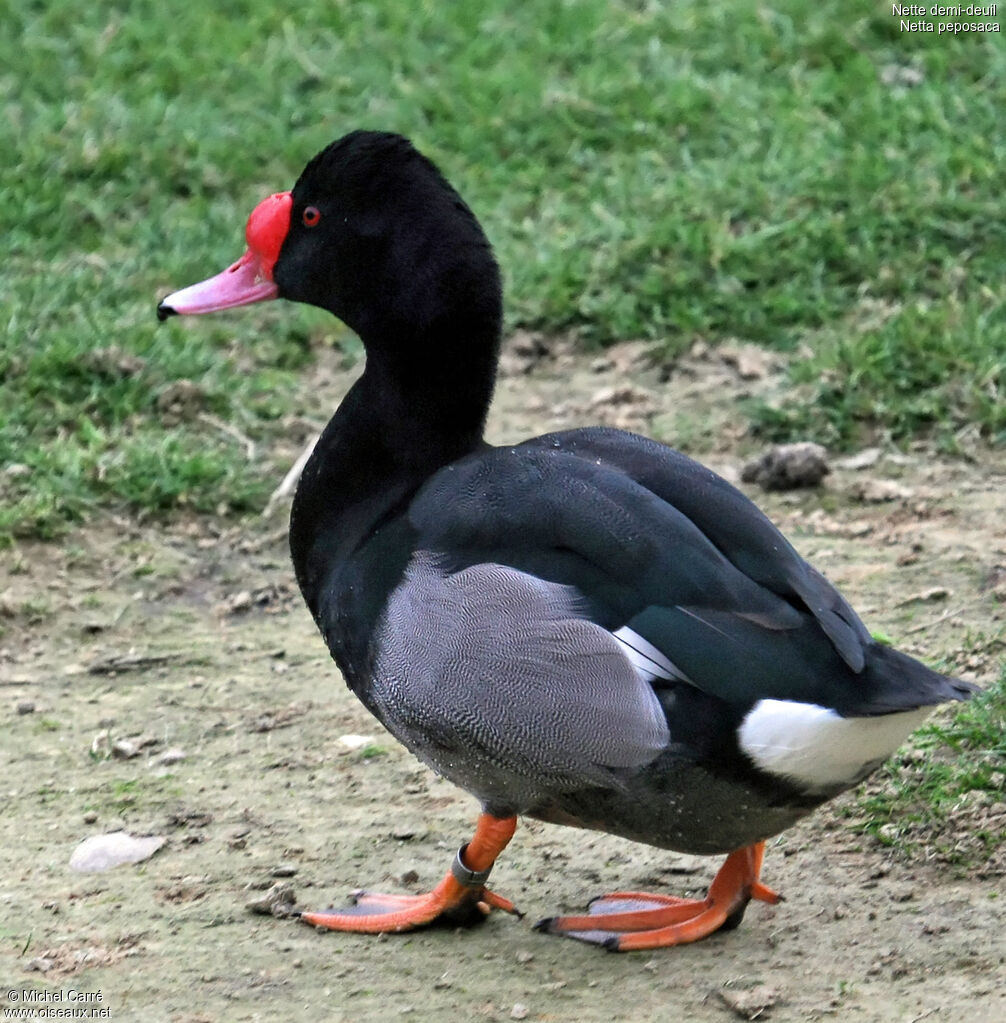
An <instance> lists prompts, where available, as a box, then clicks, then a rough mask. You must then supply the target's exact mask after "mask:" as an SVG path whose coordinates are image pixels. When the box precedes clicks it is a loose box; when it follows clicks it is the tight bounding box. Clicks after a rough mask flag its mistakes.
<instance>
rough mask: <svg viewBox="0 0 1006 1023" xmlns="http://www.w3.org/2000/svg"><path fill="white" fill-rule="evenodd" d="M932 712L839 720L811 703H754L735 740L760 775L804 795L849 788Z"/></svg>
mask: <svg viewBox="0 0 1006 1023" xmlns="http://www.w3.org/2000/svg"><path fill="white" fill-rule="evenodd" d="M932 710H933V708H932V707H918V708H916V709H915V710H908V711H900V712H898V713H896V714H878V715H877V716H875V717H859V718H855V717H850V718H844V717H842V716H841V715H840V714H838V713H836V712H835V711H833V710H829V709H828V708H827V707H819V706H817V705H816V704H813V703H796V702H794V701H791V700H759V701H758V702H757V703H756V704H755V705H754V707H752V708H751V710H750V711H749V712H748V715H747V717H746V718H744V720H743V722H741V726H740V728H739V729H738V731H737V738H738V741H739V742H740V746H741V749H742V750H744V752H745V753H747V755H748V756H749V757H751V759H752V760H753V761H754V762H755V763H756V764H757V765H758V766H759V767H760V768H761V769H762V770H764V771H768V772H769V773H771V774H775V775H781V776H782V777H784V778H788V779H789V780H790V781H795V782H797V783H798V784H800V785H802V786H804V787H805V788H808V789H812V790H813V789H827V788H830V787H832V786H834V785H846V784H849V783H851V782H854V781H856V780H858V779H859V778H860V777H861V776H862V775H863V774H864V772H866V771H868V770H869V769H870V768H872V767H874V766H876V765H877V764H879V763H881V762H883V761H884V760H886V759H887V758H888V757H889V756H890V755H891V754H892V753H893V752H894V751H895V750H896V749H897V748H898V747H899V746H900V745H901V743H902V742H903V741H904V740H905V739H906V738H907V736H908V735H909V734H910V733H911V732H912V731H913V730H914V729H916V728H918V726H919V725H920V724H922V722H923V721H924V720H925V719H926V718H927V717H928V716H929V714H930V713H931V712H932Z"/></svg>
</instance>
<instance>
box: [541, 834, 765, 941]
mask: <svg viewBox="0 0 1006 1023" xmlns="http://www.w3.org/2000/svg"><path fill="white" fill-rule="evenodd" d="M764 854H765V843H764V842H758V843H756V844H755V845H750V846H745V847H744V848H743V849H738V850H737V851H736V852H733V853H731V854H730V855H729V856H728V857H727V859H726V862H725V863H724V864H723V866H722V867H721V868H720V871H719V873H718V874H717V875H716V877H715V878H714V880H713V883H712V884H711V885H710V887H709V893H708V895H707V896H706V897H705V898H704V899H679V898H677V897H675V896H673V895H651V894H647V893H645V892H613V893H612V894H611V895H605V896H602V897H601V898H599V899H595V900H594V901H593V902H592V903H591V904H590V906H589V908H588V913H587V914H586V915H583V916H560V917H551V918H550V919H547V920H542V921H540V922H539V923H538V924H536V925H535V926H536V928H537V929H538V930H542V931H546V932H547V933H549V934H561V935H563V936H565V937H568V938H576V939H577V940H579V941H587V942H591V943H592V944H595V945H603V946H604V947H605V948H607V949H610V950H611V951H613V952H628V951H632V950H638V949H652V948H665V947H667V946H670V945H684V944H687V943H689V942H692V941H699V940H701V939H702V938H706V937H708V936H709V935H710V934H713V933H714V932H715V931H718V930H721V929H723V930H729V929H731V928H733V927H736V926H737V925H738V924H739V923H740V922H741V919H742V917H743V916H744V910H745V909H746V908H747V904H748V902H749V901H750V900H751V899H756V900H759V901H761V902H768V903H776V902H779V901H780V899H781V898H782V896H780V895H778V894H777V893H776V892H774V891H772V889H771V888H768V887H767V886H766V885H763V884H762V883H761V881H759V880H758V875H759V874H760V873H761V863H762V858H763V856H764Z"/></svg>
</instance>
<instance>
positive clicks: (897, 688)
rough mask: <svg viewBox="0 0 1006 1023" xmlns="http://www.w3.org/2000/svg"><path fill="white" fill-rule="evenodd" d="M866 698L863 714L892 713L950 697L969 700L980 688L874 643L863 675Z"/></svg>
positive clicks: (947, 699) (867, 655)
mask: <svg viewBox="0 0 1006 1023" xmlns="http://www.w3.org/2000/svg"><path fill="white" fill-rule="evenodd" d="M861 678H862V680H863V693H864V696H865V697H866V699H865V701H864V706H863V707H862V709H861V710H860V713H863V714H891V713H896V712H897V711H901V710H912V709H913V708H915V707H931V706H935V705H936V704H938V703H947V702H949V701H951V700H970V699H971V697H972V696H974V695H975V693H980V692H981V689H980V687H978V686H976V685H975V684H974V683H972V682H965V681H964V680H963V679H959V678H953V677H951V676H950V675H941V674H940V673H939V672H938V671H933V669H932V668H927V667H926V666H925V665H924V664H923V663H922V662H921V661H917V660H916V659H915V658H914V657H909V656H908V654H903V653H901V652H900V651H898V650H895V649H894V648H893V647H889V646H884V645H883V644H882V643H877V642H873V643H871V644H870V645H869V647H868V648H867V651H866V664H865V666H864V667H863V673H862V676H861Z"/></svg>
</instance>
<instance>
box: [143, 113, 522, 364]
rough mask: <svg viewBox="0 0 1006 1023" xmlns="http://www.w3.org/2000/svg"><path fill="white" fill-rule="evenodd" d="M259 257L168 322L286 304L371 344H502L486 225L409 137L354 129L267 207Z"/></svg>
mask: <svg viewBox="0 0 1006 1023" xmlns="http://www.w3.org/2000/svg"><path fill="white" fill-rule="evenodd" d="M246 233H247V237H248V245H249V250H248V252H247V253H246V254H245V256H244V257H243V258H242V260H240V261H239V262H238V263H235V264H234V265H233V266H232V267H230V268H229V269H228V270H226V271H224V273H222V274H219V275H217V276H216V277H214V278H211V279H210V280H208V281H205V282H202V283H201V284H197V285H193V286H192V287H190V288H185V289H183V290H182V291H179V292H176V293H175V294H173V295H170V296H169V297H168V298H166V299H165V300H164V301H163V302H162V303H161V305H160V306H159V308H158V312H159V314H160V315H161V317H162V318H163V317H165V316H167V315H171V314H172V313H201V312H211V311H215V310H218V309H223V308H228V307H230V306H235V305H244V304H247V303H249V302H255V301H261V300H262V299H265V298H274V297H281V298H287V299H290V300H292V301H295V302H307V303H309V304H311V305H316V306H320V307H321V308H323V309H328V310H329V311H330V312H332V313H334V314H335V315H336V316H338V317H339V319H341V320H342V321H343V322H344V323H346V324H347V325H348V326H349V327H351V328H352V329H353V330H355V331H356V332H357V333H358V334H359V335H360V336H361V338H362V339H363V340H364V342H365V343H366V344H367V345H368V347H384V346H386V345H388V344H394V345H403V346H408V345H409V343H410V342H412V341H415V340H419V339H423V338H433V337H440V338H442V339H443V340H445V341H446V340H448V339H449V338H451V337H453V338H457V340H458V341H460V340H461V339H462V338H463V337H464V336H469V337H470V336H471V335H473V334H477V335H481V336H483V337H484V336H486V334H489V335H491V336H493V337H498V334H499V328H500V322H501V318H502V297H501V286H500V279H499V271H498V268H497V266H496V261H495V259H494V258H493V254H492V249H491V247H490V245H489V242H488V240H487V239H486V237H485V234H484V233H483V231H482V228H481V227H480V226H479V223H478V221H477V220H476V219H475V216H474V215H473V214H472V212H471V210H469V209H468V207H467V206H466V205H465V203H464V201H463V200H462V199H461V197H460V196H459V195H458V194H457V192H455V191H454V189H453V188H452V187H451V186H450V185H449V184H448V183H447V181H446V180H445V179H444V177H443V176H442V175H441V173H440V172H439V170H437V168H436V167H435V166H434V165H433V163H432V162H431V161H430V160H428V159H427V158H426V157H425V156H423V155H422V154H421V153H419V152H417V151H416V149H415V148H414V147H413V146H412V144H411V143H410V142H409V141H408V140H407V139H405V138H403V137H402V136H400V135H394V134H391V133H388V132H371V131H355V132H352V133H351V134H349V135H346V136H344V137H343V138H341V139H339V140H338V141H337V142H333V143H332V144H331V145H330V146H328V147H327V148H325V149H324V150H322V152H320V153H319V154H318V155H317V156H316V157H314V159H313V160H311V162H310V163H309V164H308V165H307V166H306V167H305V168H304V171H303V173H302V174H301V176H300V178H299V179H298V181H297V184H296V185H295V186H294V188H293V191H292V192H285V193H279V194H278V195H275V196H271V197H270V198H269V199H267V200H265V201H264V202H263V203H261V204H260V205H259V206H258V207H257V208H256V210H255V211H254V212H253V213H252V216H251V218H249V222H248V230H247V232H246Z"/></svg>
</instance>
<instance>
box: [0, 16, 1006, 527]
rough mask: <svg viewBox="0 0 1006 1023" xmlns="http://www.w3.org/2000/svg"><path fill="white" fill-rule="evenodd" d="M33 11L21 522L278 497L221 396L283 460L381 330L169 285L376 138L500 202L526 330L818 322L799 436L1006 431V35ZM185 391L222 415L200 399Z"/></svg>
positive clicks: (13, 516) (6, 50) (208, 264)
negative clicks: (308, 412)
mask: <svg viewBox="0 0 1006 1023" xmlns="http://www.w3.org/2000/svg"><path fill="white" fill-rule="evenodd" d="M5 10H6V17H5V24H6V25H7V31H5V32H4V33H3V36H2V39H0V68H2V69H3V70H2V71H0V95H2V97H3V100H4V108H5V114H6V116H5V117H4V118H3V119H2V122H0V142H2V143H3V146H4V149H5V151H6V152H8V153H12V154H15V159H14V161H13V167H10V168H9V170H8V172H7V173H6V174H5V175H4V177H3V180H2V181H0V198H2V202H0V228H2V231H3V236H4V239H5V243H6V248H7V255H6V259H5V268H4V269H5V274H4V284H3V292H4V295H3V303H2V309H3V312H2V314H0V315H2V319H0V323H2V326H3V331H2V335H0V466H2V467H3V468H2V469H0V473H2V475H0V536H6V537H8V538H10V537H13V536H51V535H54V534H55V533H58V532H60V531H62V530H65V529H66V527H67V524H68V523H72V522H74V521H79V520H81V519H83V518H86V517H88V516H90V515H93V514H94V513H95V512H96V511H101V510H105V509H119V508H126V509H130V510H132V511H133V512H137V511H143V512H147V513H149V512H159V511H163V510H170V509H178V508H189V509H193V510H196V511H201V512H208V511H213V512H216V511H224V512H227V511H236V512H242V511H245V510H248V509H252V508H256V507H259V506H260V505H261V503H262V501H263V500H264V497H265V494H266V492H267V491H268V489H269V488H270V487H271V485H272V484H273V483H274V481H275V468H274V467H272V466H271V465H270V464H269V461H268V458H259V459H257V460H255V461H249V460H248V459H247V458H246V457H245V454H244V450H243V447H242V445H241V444H240V443H236V442H235V440H234V438H233V437H232V436H228V435H227V434H226V433H225V432H223V431H220V430H216V429H214V428H213V427H212V426H209V425H207V419H206V417H207V416H210V417H215V418H216V419H218V420H223V421H226V422H228V423H230V424H232V425H234V426H236V427H237V428H238V429H239V430H240V431H241V432H242V433H244V434H246V435H247V436H249V437H250V438H251V439H253V440H255V441H258V442H260V448H261V447H264V448H266V449H268V447H269V442H270V440H271V439H272V438H273V437H274V436H275V434H276V431H277V430H279V429H280V426H279V421H280V420H281V418H282V416H283V415H284V414H285V413H286V412H288V411H291V410H292V408H293V405H294V403H295V398H294V393H295V392H294V388H295V382H296V374H297V372H298V370H300V369H302V368H303V366H304V365H305V363H306V361H307V360H308V359H309V358H310V348H311V345H312V343H317V342H318V341H319V339H320V338H325V339H326V340H333V341H334V342H335V343H338V344H344V345H346V346H347V349H348V350H352V339H350V338H348V337H347V336H346V335H345V333H340V332H339V328H338V327H336V326H335V325H334V324H330V323H329V321H328V320H327V319H325V318H324V317H319V316H317V315H316V314H314V313H313V312H312V311H310V310H292V309H284V310H281V309H278V308H262V307H259V308H257V309H256V310H254V311H247V310H246V311H243V312H239V313H235V314H230V315H224V316H220V317H216V318H213V319H212V320H204V321H200V322H198V323H197V324H195V325H194V326H193V325H191V324H184V323H177V322H172V323H169V324H167V325H164V326H161V327H159V328H158V327H157V326H156V325H155V323H154V319H153V307H154V304H155V301H156V299H157V297H158V296H161V295H163V294H165V293H166V292H167V291H169V290H172V289H173V288H175V287H178V286H180V285H183V284H186V283H190V282H192V281H195V280H198V279H201V278H202V277H205V276H207V275H208V274H209V273H211V272H215V271H216V270H218V269H220V268H222V267H223V266H225V265H226V264H227V263H229V262H230V261H231V260H232V259H234V258H235V257H236V256H237V255H238V254H239V251H240V248H241V229H242V226H243V223H244V219H245V217H246V215H247V213H248V211H249V210H250V209H251V208H252V206H253V205H254V204H255V202H256V201H257V200H258V199H259V198H260V197H261V196H263V195H264V194H268V193H269V192H272V191H276V190H278V189H281V188H284V187H288V186H289V185H290V184H291V183H292V181H293V179H294V177H295V175H296V174H297V172H298V171H299V170H300V168H301V166H302V165H303V163H304V162H305V161H306V159H307V158H308V157H309V156H311V155H312V154H313V153H314V152H315V151H316V150H317V149H319V148H320V147H321V146H323V145H324V144H325V143H327V142H328V141H330V140H331V139H332V138H333V137H336V136H338V135H340V134H342V133H343V132H345V131H347V130H349V129H351V128H354V127H358V126H366V127H381V128H388V129H392V130H398V131H402V132H404V133H406V134H408V135H410V136H411V137H413V138H414V139H415V141H416V142H417V144H418V145H419V146H420V147H421V148H423V149H424V150H425V151H427V152H428V153H429V154H430V155H431V156H432V157H434V159H436V160H437V161H438V162H439V163H441V165H442V166H443V168H444V170H445V171H446V173H447V174H448V176H449V177H450V178H451V179H452V180H453V181H454V182H455V183H456V184H457V185H458V187H459V188H460V190H461V191H462V192H463V194H464V195H465V196H466V197H467V198H468V199H469V201H470V202H471V204H472V206H473V207H474V208H475V210H476V212H477V213H478V214H479V215H480V217H481V218H482V220H483V221H484V223H485V225H486V227H487V230H488V232H489V234H490V237H491V238H492V240H493V242H494V243H495V245H496V247H497V249H498V252H499V256H500V259H501V262H502V264H503V267H504V270H505V274H506V278H507V285H508V294H509V324H510V326H511V327H516V326H525V327H529V328H533V329H538V330H543V331H549V332H554V331H560V330H573V331H575V332H577V333H578V334H579V335H580V336H581V337H582V338H583V340H584V343H585V344H602V343H606V342H609V341H612V340H615V339H619V338H625V337H648V338H654V339H657V340H659V341H660V342H661V343H662V344H663V345H664V346H665V348H666V351H667V354H668V356H672V355H673V354H674V353H675V352H678V351H681V350H683V349H685V348H687V347H688V346H689V345H690V344H691V343H692V342H693V341H694V340H696V339H698V338H702V339H704V340H707V341H711V342H714V343H715V342H716V341H718V340H721V339H724V338H728V337H731V338H734V337H737V338H742V339H745V340H751V341H755V342H758V343H761V344H765V345H769V346H773V347H779V348H783V349H786V350H790V351H799V350H802V349H800V348H799V346H800V345H801V344H802V345H803V346H804V347H805V348H808V349H809V350H810V355H809V357H807V358H797V359H796V361H795V363H794V368H793V375H794V388H793V390H792V393H791V394H790V396H789V397H788V398H787V400H786V401H785V402H783V403H782V404H780V405H778V406H776V407H774V408H768V407H761V408H758V409H754V410H753V411H752V415H753V417H754V421H755V422H756V424H758V425H759V426H760V428H762V429H763V430H765V431H766V432H769V433H771V434H772V435H773V436H780V437H781V436H805V435H808V434H813V435H815V436H820V437H823V438H825V439H827V440H828V441H829V442H830V443H834V444H837V445H849V444H853V443H856V442H857V441H858V439H859V438H860V437H862V436H863V435H865V434H868V433H869V434H873V433H877V432H882V433H885V434H887V435H889V436H891V437H892V438H894V439H896V440H905V439H908V438H909V437H911V436H913V435H915V434H916V433H917V432H918V431H920V430H921V431H930V432H932V431H935V432H937V433H938V434H939V435H940V436H941V437H943V438H944V439H946V438H949V440H948V441H947V442H948V443H952V439H953V438H954V437H955V436H957V435H958V434H959V433H960V431H961V430H962V429H965V428H970V429H973V430H974V431H976V432H978V433H981V434H982V435H984V436H985V437H987V438H989V439H991V440H992V441H994V442H1001V441H1002V440H1003V439H1004V432H1006V427H1004V422H1003V404H1004V399H1003V372H1004V370H1003V358H1004V356H1003V353H1004V352H1006V324H1004V316H1003V299H1004V288H1006V284H1004V280H1006V274H1004V269H1006V266H1004V257H1003V253H1004V252H1006V217H1004V212H1006V210H1004V200H1003V196H1002V188H1001V184H1002V167H1003V165H1004V164H1006V137H1004V136H1003V134H1002V132H1001V130H1000V128H1001V117H1002V109H1003V106H1004V100H1006V47H1003V46H1002V44H1001V39H1002V36H1001V34H998V35H983V36H977V35H968V36H957V37H954V38H947V37H946V36H939V37H938V36H936V35H928V34H926V35H923V34H920V33H913V34H910V35H909V34H906V33H901V32H900V31H899V24H898V19H897V18H895V17H892V15H891V13H890V9H889V7H885V5H883V4H877V3H875V2H873V0H825V2H823V3H809V2H806V0H799V2H798V0H779V2H776V3H774V4H772V5H770V6H769V5H765V4H763V3H761V2H758V0H735V2H733V3H729V4H708V3H705V2H703V0H681V2H679V3H675V4H659V3H649V2H644V0H639V2H628V0H625V2H621V3H609V2H608V0H568V2H565V3H557V4H517V3H514V2H504V0H460V2H458V3H455V4H450V5H445V4H433V3H422V4H400V3H396V2H392V0H383V2H377V0H373V2H354V3H352V4H350V3H347V2H339V3H321V2H320V0H305V2H304V3H302V4H300V5H298V7H297V8H296V9H295V10H294V11H291V10H290V9H287V8H284V7H282V6H278V5H276V4H273V3H268V2H267V0H231V2H228V3H225V4H218V5H215V6H213V7H212V8H209V9H202V8H196V7H193V6H188V7H186V6H185V5H163V4H156V3H154V2H152V0H138V2H135V3H130V4H124V3H113V2H107V0H106V2H99V3H95V4H89V5H83V6H81V5H74V4H68V3H65V2H58V0H50V2H42V0H8V3H7V5H6V8H5ZM876 308H883V309H886V310H890V311H891V315H890V316H887V317H886V318H885V317H881V318H879V320H878V319H876V318H874V320H875V321H876V322H871V320H870V316H869V315H866V313H868V312H869V310H871V309H876ZM864 311H865V312H864ZM109 349H112V352H111V353H109V351H108V350H109ZM123 353H124V354H125V355H128V356H132V357H135V359H136V360H139V361H133V362H130V361H129V360H125V361H124V360H123V359H122V355H123ZM123 367H126V368H125V369H124V368H123ZM130 367H131V368H130ZM179 380H191V381H194V382H195V383H196V384H197V385H198V389H199V400H200V405H199V408H198V409H197V410H196V411H195V412H193V413H192V414H191V415H189V416H188V417H187V418H182V419H181V420H173V419H170V418H166V417H165V415H164V414H163V411H162V410H160V409H159V408H158V399H159V398H160V397H162V396H163V395H164V394H165V392H168V391H169V389H170V388H171V387H172V386H173V385H175V384H176V383H177V381H179Z"/></svg>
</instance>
